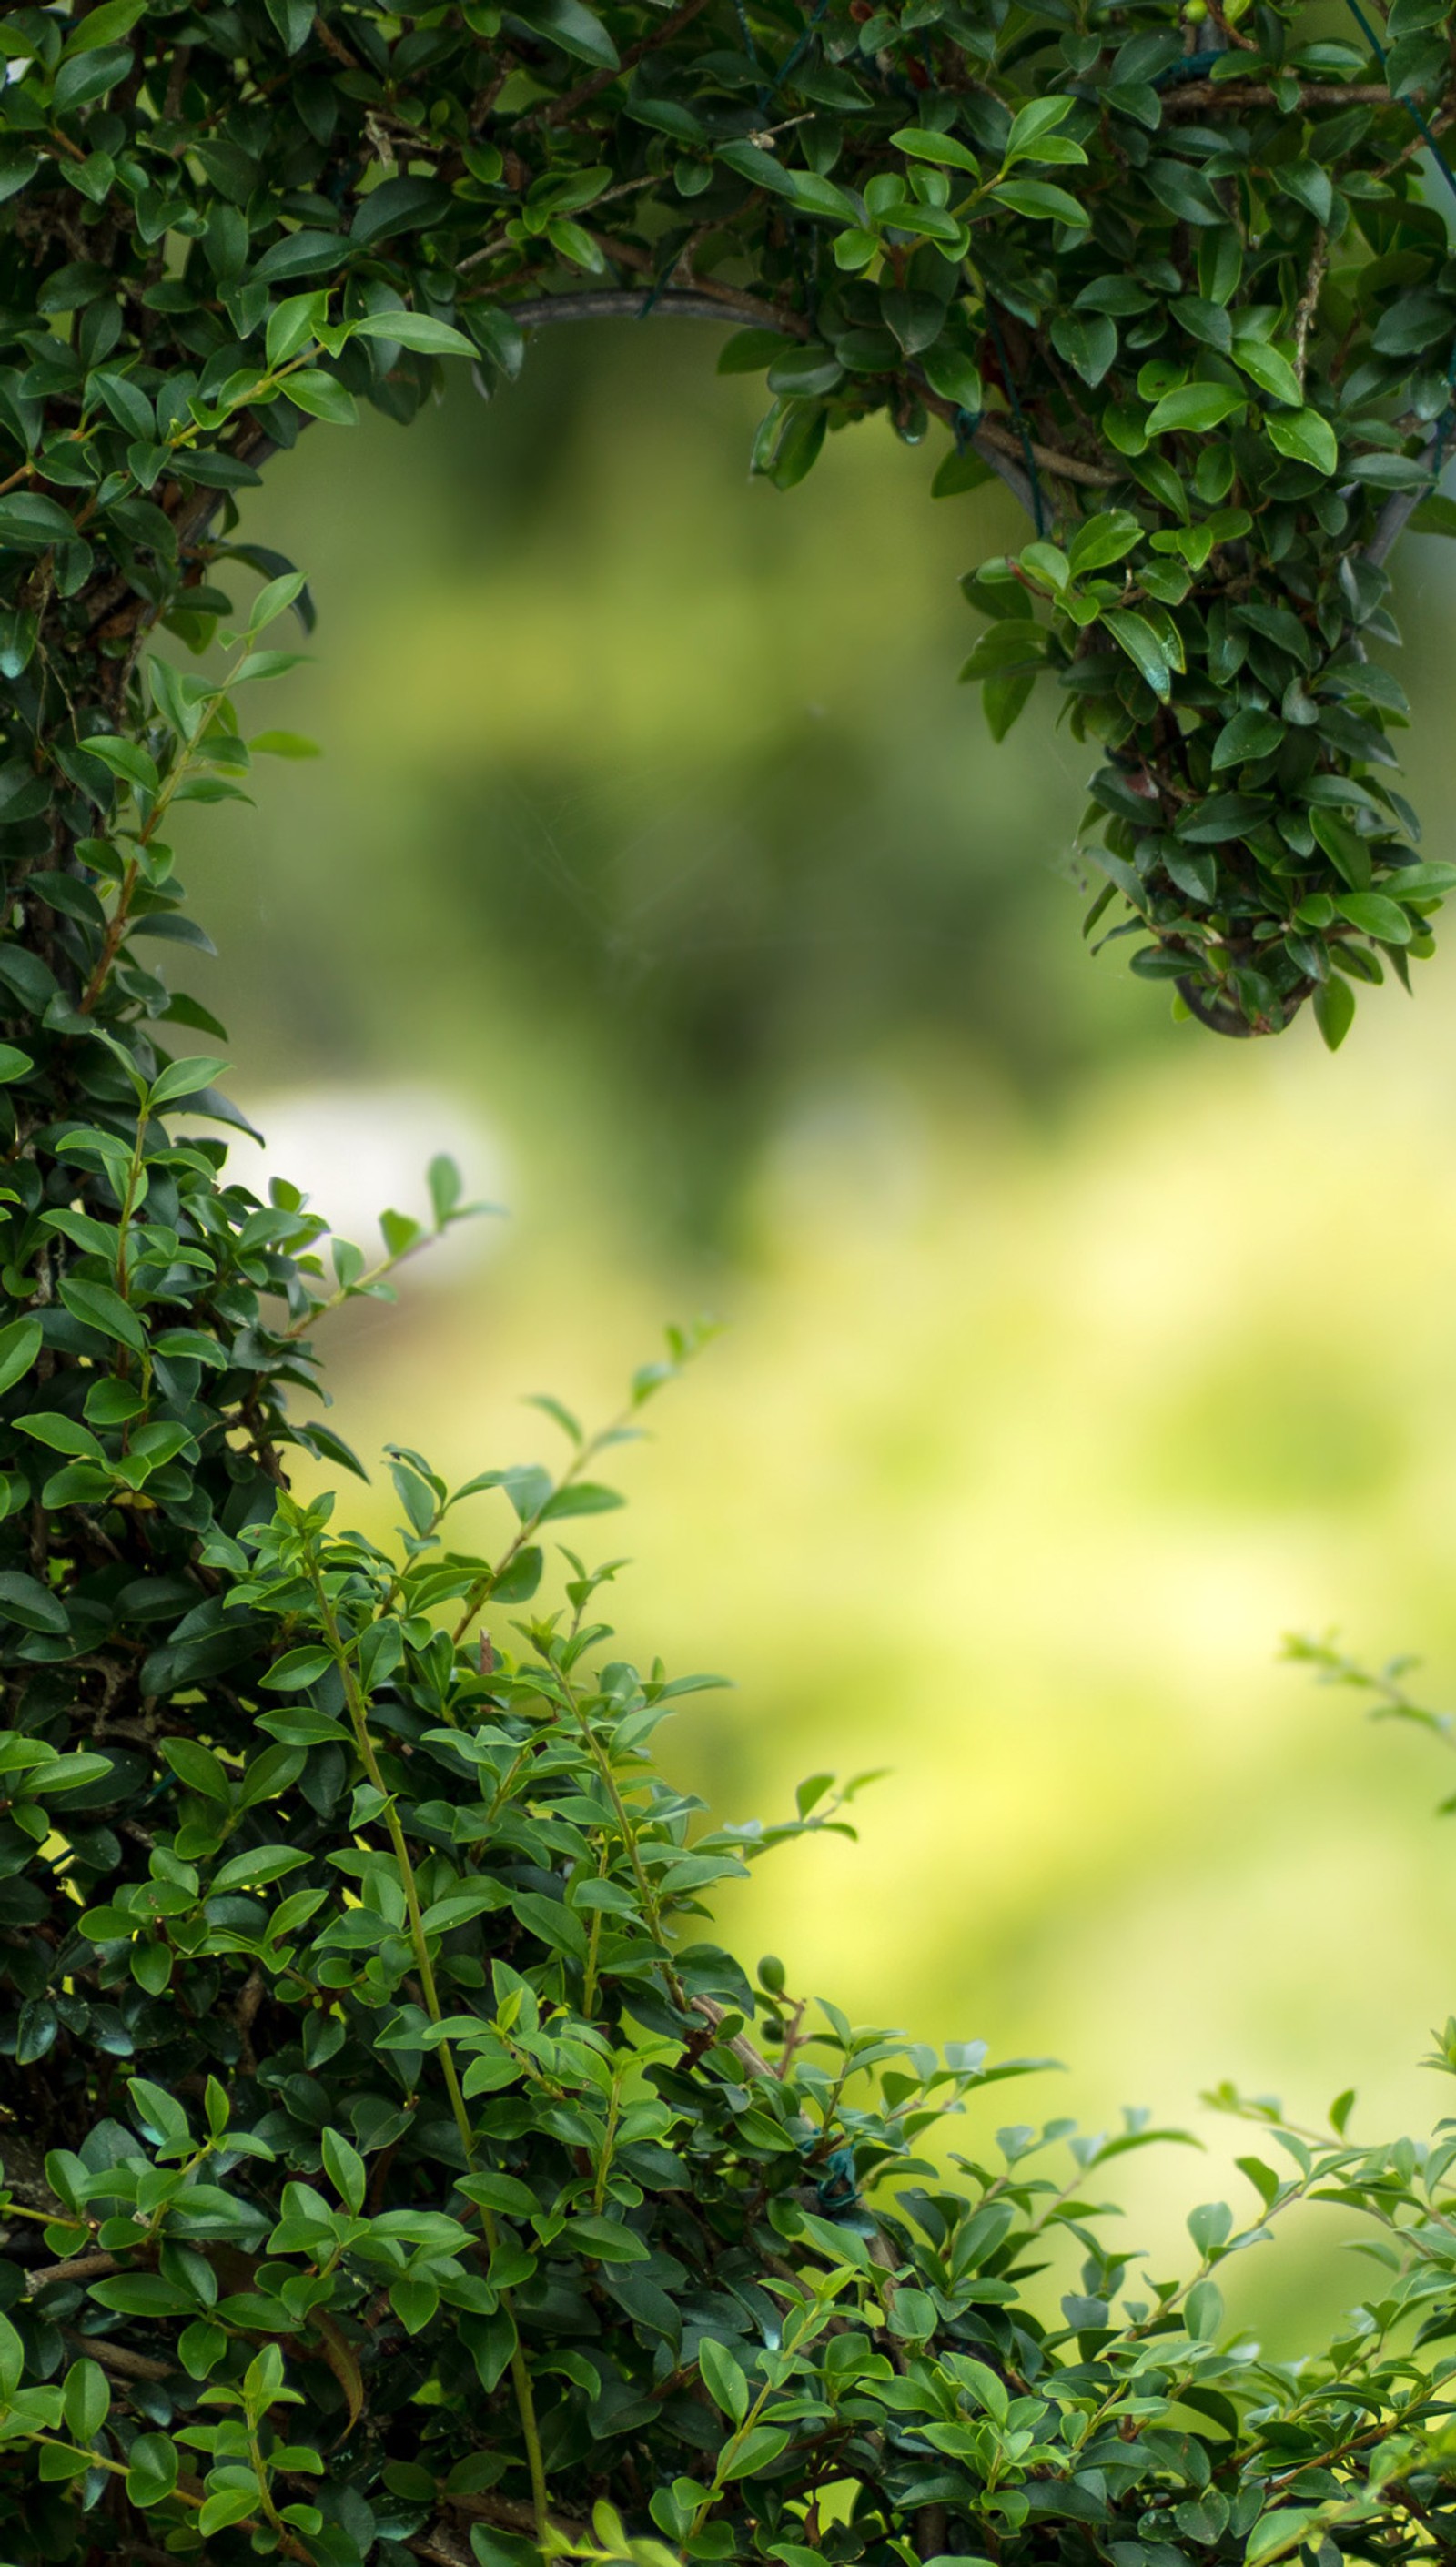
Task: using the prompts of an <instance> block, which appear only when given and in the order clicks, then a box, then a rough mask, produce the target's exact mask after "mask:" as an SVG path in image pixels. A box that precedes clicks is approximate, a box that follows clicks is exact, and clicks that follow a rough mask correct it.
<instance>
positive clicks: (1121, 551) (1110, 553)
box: [1066, 508, 1143, 579]
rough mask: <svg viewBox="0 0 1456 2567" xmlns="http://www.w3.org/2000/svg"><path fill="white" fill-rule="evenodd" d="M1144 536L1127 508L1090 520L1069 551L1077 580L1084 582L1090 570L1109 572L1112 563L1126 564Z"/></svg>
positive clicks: (1116, 509)
mask: <svg viewBox="0 0 1456 2567" xmlns="http://www.w3.org/2000/svg"><path fill="white" fill-rule="evenodd" d="M1142 536H1143V528H1142V526H1141V525H1140V524H1139V522H1138V520H1137V518H1136V517H1134V516H1133V515H1132V513H1131V511H1130V510H1129V509H1127V508H1108V509H1107V510H1105V511H1104V512H1103V513H1102V514H1100V515H1098V516H1095V517H1088V518H1087V520H1086V522H1085V524H1083V525H1080V526H1078V528H1077V530H1076V533H1075V534H1074V535H1073V536H1072V539H1071V541H1070V543H1069V544H1068V546H1067V550H1066V557H1067V561H1068V563H1069V565H1070V568H1071V575H1072V577H1073V579H1083V578H1085V576H1086V574H1087V573H1088V572H1089V571H1094V570H1105V569H1106V568H1107V566H1108V564H1109V563H1111V562H1119V561H1122V560H1123V559H1124V558H1125V556H1126V555H1127V554H1128V553H1130V552H1131V551H1132V548H1133V546H1134V545H1135V544H1138V543H1140V542H1141V541H1142Z"/></svg>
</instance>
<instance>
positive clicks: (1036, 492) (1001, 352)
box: [986, 303, 1046, 541]
mask: <svg viewBox="0 0 1456 2567" xmlns="http://www.w3.org/2000/svg"><path fill="white" fill-rule="evenodd" d="M986 325H987V328H988V329H989V330H990V332H991V336H992V339H993V341H994V343H995V347H996V353H997V355H998V357H999V358H1000V360H1001V372H1002V381H1003V383H1004V384H1005V385H1006V388H1007V391H1008V393H1009V394H1010V395H1011V404H1012V417H1013V419H1014V420H1015V421H1016V423H1017V434H1018V435H1019V438H1020V440H1021V452H1022V454H1023V455H1024V456H1025V459H1026V470H1027V472H1028V474H1029V475H1030V481H1031V514H1032V517H1033V518H1034V519H1035V523H1036V534H1037V539H1038V541H1039V539H1040V537H1041V536H1042V535H1044V533H1045V532H1046V512H1045V509H1044V507H1043V505H1042V501H1041V483H1040V479H1039V477H1038V475H1037V471H1036V457H1035V455H1034V454H1033V453H1032V451H1031V440H1030V437H1029V436H1028V435H1027V433H1026V422H1025V418H1024V416H1023V414H1022V411H1021V398H1020V395H1019V392H1018V391H1017V387H1016V385H1015V383H1014V382H1013V380H1012V370H1011V366H1010V364H1009V362H1008V359H1007V352H1006V342H1005V341H1004V339H1003V338H1002V335H1001V331H1000V329H999V327H998V325H997V318H996V314H995V312H994V311H993V310H992V307H991V305H990V304H989V303H988V305H987V307H986Z"/></svg>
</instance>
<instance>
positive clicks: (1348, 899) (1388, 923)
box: [1334, 891, 1415, 945]
mask: <svg viewBox="0 0 1456 2567" xmlns="http://www.w3.org/2000/svg"><path fill="white" fill-rule="evenodd" d="M1334 906H1335V908H1336V909H1337V910H1338V912H1339V915H1340V917H1341V918H1343V919H1347V920H1348V922H1349V924H1350V926H1351V927H1357V928H1358V929H1359V932H1360V934H1361V935H1362V936H1373V937H1375V938H1376V939H1377V940H1378V942H1379V943H1380V944H1381V945H1408V944H1409V943H1410V940H1411V937H1412V936H1413V935H1414V933H1415V930H1414V929H1413V927H1412V926H1411V923H1410V920H1409V919H1408V917H1407V916H1406V914H1405V911H1404V910H1403V909H1402V908H1401V907H1400V904H1399V902H1398V901H1394V900H1386V899H1385V897H1384V895H1383V894H1382V893H1380V892H1378V891H1347V892H1342V893H1341V895H1340V897H1339V899H1338V900H1337V901H1336V902H1335V904H1334Z"/></svg>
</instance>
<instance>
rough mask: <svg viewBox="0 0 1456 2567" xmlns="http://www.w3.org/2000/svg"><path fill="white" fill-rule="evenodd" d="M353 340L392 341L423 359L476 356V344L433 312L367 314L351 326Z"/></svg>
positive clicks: (350, 332) (350, 331)
mask: <svg viewBox="0 0 1456 2567" xmlns="http://www.w3.org/2000/svg"><path fill="white" fill-rule="evenodd" d="M349 335H350V337H351V339H391V340H394V341H396V342H397V343H398V345H399V346H400V347H402V348H412V349H414V351H415V353H416V355H417V356H422V357H473V356H474V354H475V348H474V343H473V342H472V341H471V340H469V339H467V338H466V337H465V334H464V332H463V331H462V330H457V329H456V328H455V327H454V324H453V323H452V322H450V321H437V319H436V317H435V314H434V313H433V312H365V313H363V314H361V316H360V318H359V319H358V320H357V321H351V322H350V324H349Z"/></svg>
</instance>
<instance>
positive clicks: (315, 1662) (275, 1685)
mask: <svg viewBox="0 0 1456 2567" xmlns="http://www.w3.org/2000/svg"><path fill="white" fill-rule="evenodd" d="M334 1663H335V1660H334V1652H333V1650H332V1649H323V1648H319V1647H317V1646H315V1647H312V1648H304V1649H289V1650H288V1652H287V1653H286V1655H285V1656H283V1657H281V1658H279V1659H277V1660H276V1661H275V1662H274V1664H273V1665H272V1666H271V1667H270V1668H269V1669H268V1672H267V1674H266V1675H265V1676H263V1677H261V1678H260V1682H261V1684H262V1686H263V1689H264V1691H265V1692H266V1693H305V1692H307V1690H308V1687H309V1686H310V1685H314V1684H317V1683H318V1680H319V1678H320V1676H323V1675H327V1674H328V1671H329V1669H330V1667H331V1666H333V1665H334Z"/></svg>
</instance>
